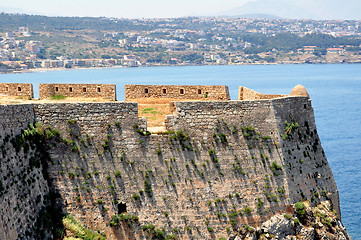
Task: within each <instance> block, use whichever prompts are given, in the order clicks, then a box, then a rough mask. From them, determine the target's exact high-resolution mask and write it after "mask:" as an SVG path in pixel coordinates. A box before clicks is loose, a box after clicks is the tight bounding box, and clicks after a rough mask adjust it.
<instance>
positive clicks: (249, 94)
mask: <svg viewBox="0 0 361 240" xmlns="http://www.w3.org/2000/svg"><path fill="white" fill-rule="evenodd" d="M285 96H287V95H282V94H262V93H258V92H256V91H253V90H251V89H249V88H246V87H242V86H240V87H239V88H238V100H259V99H273V98H279V97H285Z"/></svg>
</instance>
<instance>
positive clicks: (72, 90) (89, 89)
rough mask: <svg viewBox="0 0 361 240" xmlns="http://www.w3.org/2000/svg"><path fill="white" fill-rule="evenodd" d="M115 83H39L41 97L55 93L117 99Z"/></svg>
mask: <svg viewBox="0 0 361 240" xmlns="http://www.w3.org/2000/svg"><path fill="white" fill-rule="evenodd" d="M115 90H116V88H115V84H39V99H45V98H49V97H51V96H53V95H64V96H67V97H82V98H103V99H107V100H112V101H115V100H116V91H115Z"/></svg>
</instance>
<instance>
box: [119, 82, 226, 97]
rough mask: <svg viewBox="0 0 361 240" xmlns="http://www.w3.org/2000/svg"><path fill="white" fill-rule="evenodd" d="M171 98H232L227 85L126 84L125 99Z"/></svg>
mask: <svg viewBox="0 0 361 240" xmlns="http://www.w3.org/2000/svg"><path fill="white" fill-rule="evenodd" d="M144 98H169V99H177V100H183V99H185V100H204V99H207V100H230V95H229V90H228V87H227V86H217V85H213V86H211V85H209V86H206V85H135V84H126V85H125V100H126V101H131V100H134V99H144Z"/></svg>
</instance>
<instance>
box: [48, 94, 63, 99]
mask: <svg viewBox="0 0 361 240" xmlns="http://www.w3.org/2000/svg"><path fill="white" fill-rule="evenodd" d="M65 98H66V96H64V95H61V94H59V95H51V96H50V100H63V99H65Z"/></svg>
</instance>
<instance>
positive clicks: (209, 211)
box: [0, 83, 350, 239]
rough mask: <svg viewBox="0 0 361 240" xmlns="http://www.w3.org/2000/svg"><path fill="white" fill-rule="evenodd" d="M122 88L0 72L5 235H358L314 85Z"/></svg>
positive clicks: (1, 229)
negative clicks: (234, 96) (314, 100)
mask: <svg viewBox="0 0 361 240" xmlns="http://www.w3.org/2000/svg"><path fill="white" fill-rule="evenodd" d="M115 88H116V87H115V85H112V84H40V85H39V99H33V97H34V94H33V86H32V85H31V84H20V83H19V84H17V83H1V84H0V94H1V96H2V97H3V98H12V99H13V100H12V101H9V102H6V103H2V104H1V105H0V112H1V115H0V127H1V136H0V147H1V161H0V168H1V171H0V196H1V199H2V200H1V208H0V211H1V214H0V239H63V238H64V239H65V238H67V239H72V238H80V239H350V238H349V236H348V234H347V232H346V230H345V228H344V227H343V225H342V223H341V213H340V204H339V196H338V191H337V186H336V183H335V180H334V178H333V175H332V172H331V169H330V166H329V164H328V162H327V159H326V156H325V153H324V151H323V149H322V146H321V142H320V139H319V137H318V134H317V129H316V125H315V119H314V113H313V108H312V106H311V99H310V96H309V94H308V92H307V90H306V88H305V87H303V86H301V85H297V86H295V87H294V88H293V89H292V90H291V91H290V95H279V94H272V95H271V94H261V93H257V92H255V91H253V90H251V89H248V88H246V87H239V92H238V100H230V94H229V90H228V87H227V86H200V85H183V86H182V85H125V101H116V99H117V98H116V89H115ZM56 95H61V96H64V100H50V99H51V98H52V97H53V96H56ZM72 98H74V99H75V101H70V100H71V99H72ZM159 106H162V109H161V108H160V107H159ZM163 108H164V109H163ZM147 114H148V115H147ZM152 114H153V115H152ZM150 116H151V117H150ZM79 229H80V230H79ZM79 232H80V233H79ZM87 234H88V235H89V236H92V238H86V236H88V235H87ZM326 237H327V238H326Z"/></svg>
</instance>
